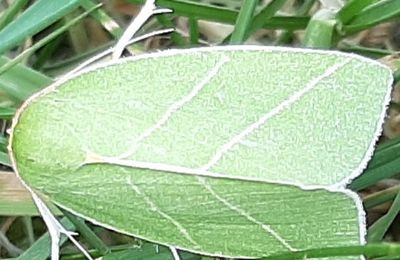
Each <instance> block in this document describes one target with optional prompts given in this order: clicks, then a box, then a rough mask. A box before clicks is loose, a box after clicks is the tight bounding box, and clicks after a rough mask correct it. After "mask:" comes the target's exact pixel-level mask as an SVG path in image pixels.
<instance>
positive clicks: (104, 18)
mask: <svg viewBox="0 0 400 260" xmlns="http://www.w3.org/2000/svg"><path fill="white" fill-rule="evenodd" d="M80 3H81V5H82V7H83V8H84V9H85V10H86V11H89V10H91V9H93V8H95V7H96V5H97V4H95V3H93V2H92V1H91V0H80ZM91 16H92V17H93V18H94V19H96V20H97V21H98V22H99V23H100V24H101V25H102V26H103V27H104V29H106V30H107V31H108V32H109V33H110V34H111V35H112V36H113V37H114V38H116V39H118V38H119V37H121V35H122V34H123V30H122V29H121V27H120V26H119V25H118V23H117V22H116V21H114V20H113V19H112V18H111V17H110V16H109V15H108V14H107V13H106V12H104V11H103V10H102V9H96V10H94V11H93V12H92V13H91Z"/></svg>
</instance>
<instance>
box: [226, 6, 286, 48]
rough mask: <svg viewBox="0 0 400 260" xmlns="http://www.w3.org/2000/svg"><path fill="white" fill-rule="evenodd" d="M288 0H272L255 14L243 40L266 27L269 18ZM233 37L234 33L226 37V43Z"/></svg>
mask: <svg viewBox="0 0 400 260" xmlns="http://www.w3.org/2000/svg"><path fill="white" fill-rule="evenodd" d="M285 2H286V0H272V1H271V2H270V3H269V4H268V5H267V6H265V7H264V8H263V9H262V10H261V11H260V12H259V13H258V14H257V15H256V16H254V18H253V20H252V22H251V24H250V26H249V29H248V30H247V32H246V35H245V36H244V37H243V41H245V40H247V39H248V38H249V37H250V36H251V35H252V34H253V33H254V32H255V31H257V30H258V29H261V28H263V27H264V25H265V24H268V22H269V20H270V19H271V18H272V17H273V16H274V15H275V14H276V12H278V11H279V9H281V8H282V6H283V5H284V4H285ZM231 37H232V34H231V35H229V36H228V37H226V38H225V39H224V41H223V42H224V43H226V42H228V41H229V40H230V39H231Z"/></svg>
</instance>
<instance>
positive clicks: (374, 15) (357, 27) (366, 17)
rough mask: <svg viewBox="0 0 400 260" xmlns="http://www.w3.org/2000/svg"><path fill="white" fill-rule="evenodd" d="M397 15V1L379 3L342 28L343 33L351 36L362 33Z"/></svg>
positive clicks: (399, 4)
mask: <svg viewBox="0 0 400 260" xmlns="http://www.w3.org/2000/svg"><path fill="white" fill-rule="evenodd" d="M399 14H400V1H399V0H388V1H380V2H378V3H376V4H374V5H371V6H370V7H368V8H366V9H364V10H363V11H362V12H361V13H359V14H358V15H357V16H355V17H354V19H353V20H351V22H350V23H349V24H348V25H347V26H344V27H343V32H344V33H345V34H351V33H355V32H358V31H362V30H365V29H368V28H371V27H372V26H374V25H377V24H379V23H382V22H386V21H388V20H390V19H392V18H394V17H397V16H398V15H399Z"/></svg>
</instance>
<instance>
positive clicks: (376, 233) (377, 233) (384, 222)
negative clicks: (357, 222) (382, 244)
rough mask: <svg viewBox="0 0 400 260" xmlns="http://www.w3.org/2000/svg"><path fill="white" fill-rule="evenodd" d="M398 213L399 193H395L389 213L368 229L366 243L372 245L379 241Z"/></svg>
mask: <svg viewBox="0 0 400 260" xmlns="http://www.w3.org/2000/svg"><path fill="white" fill-rule="evenodd" d="M399 213H400V192H398V193H397V195H396V198H395V199H394V201H393V203H392V206H391V207H390V209H389V211H388V212H387V213H386V214H385V215H384V216H383V217H381V218H380V219H378V220H377V221H376V222H375V223H374V224H372V226H371V227H370V228H369V229H368V242H371V243H374V242H379V241H381V240H382V239H383V237H384V236H385V234H386V232H387V231H388V229H389V227H390V225H391V224H392V223H393V221H394V219H395V218H396V216H397V215H398V214H399Z"/></svg>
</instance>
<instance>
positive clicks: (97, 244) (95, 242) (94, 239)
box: [61, 209, 110, 255]
mask: <svg viewBox="0 0 400 260" xmlns="http://www.w3.org/2000/svg"><path fill="white" fill-rule="evenodd" d="M61 211H62V213H63V214H64V215H65V216H66V217H67V218H68V219H69V221H71V222H72V223H73V224H74V226H75V227H76V230H77V231H78V232H79V234H80V235H81V236H83V237H84V238H85V239H86V241H87V242H88V243H89V244H90V245H92V246H93V247H94V248H96V249H97V250H98V251H99V253H100V254H101V255H106V254H108V253H110V249H109V248H108V247H107V246H106V245H105V244H104V243H103V241H102V240H101V239H100V238H99V237H98V236H97V235H96V234H95V233H94V232H93V230H91V229H90V227H88V226H87V225H86V224H85V221H84V220H83V219H80V218H78V217H76V216H75V215H73V214H71V213H70V212H68V211H66V210H64V209H61Z"/></svg>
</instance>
